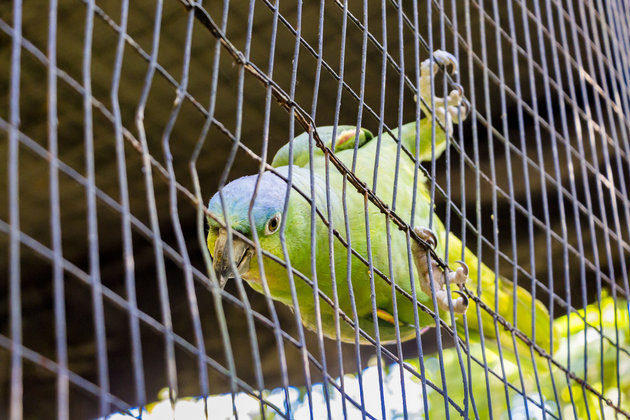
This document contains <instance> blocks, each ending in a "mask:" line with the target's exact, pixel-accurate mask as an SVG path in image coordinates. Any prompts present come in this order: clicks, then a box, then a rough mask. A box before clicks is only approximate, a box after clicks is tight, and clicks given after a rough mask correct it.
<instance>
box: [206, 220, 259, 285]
mask: <svg viewBox="0 0 630 420" xmlns="http://www.w3.org/2000/svg"><path fill="white" fill-rule="evenodd" d="M228 245H229V241H228V234H227V230H226V229H220V230H219V237H218V238H217V240H216V242H215V243H214V261H213V263H212V267H213V268H214V272H215V273H216V275H217V280H219V286H221V288H222V289H223V287H225V283H226V282H227V281H228V279H231V278H234V277H235V274H234V271H233V270H232V262H234V266H236V269H237V270H238V273H239V274H240V275H241V276H242V275H244V274H246V273H247V272H248V271H249V261H250V259H251V258H252V254H253V250H252V248H251V247H250V246H249V245H248V244H247V243H246V242H245V241H244V240H242V239H240V238H237V237H236V236H232V252H231V253H230V252H229V250H228ZM231 258H233V260H232V259H231Z"/></svg>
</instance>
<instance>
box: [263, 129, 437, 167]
mask: <svg viewBox="0 0 630 420" xmlns="http://www.w3.org/2000/svg"><path fill="white" fill-rule="evenodd" d="M417 126H418V129H417V131H418V139H422V141H420V140H418V141H416V123H415V122H410V123H407V124H405V125H403V126H402V127H401V128H400V130H398V129H396V130H393V131H392V134H393V140H394V141H398V140H400V141H401V142H402V145H403V146H405V148H406V149H407V150H408V151H409V152H410V153H411V154H412V155H414V156H415V154H416V145H418V146H419V148H418V159H419V161H421V162H422V161H427V160H431V157H432V155H433V156H435V158H436V159H437V158H438V157H439V156H440V155H441V154H442V153H443V152H444V150H445V149H446V144H447V142H446V135H445V133H444V131H443V130H442V129H440V128H439V127H437V129H436V130H435V142H431V141H427V140H428V139H431V119H430V118H423V119H421V120H420V123H419V124H417ZM356 131H357V128H356V127H355V126H352V125H339V126H337V131H336V133H335V134H336V135H335V142H334V144H335V151H336V152H339V151H342V150H347V149H352V148H354V143H355V137H356ZM317 133H318V134H319V135H320V137H321V139H322V141H323V142H324V144H326V146H327V147H328V148H330V149H332V144H333V141H332V140H333V138H332V136H333V126H325V127H317ZM399 133H400V134H399ZM373 137H374V136H373V135H372V133H371V132H370V131H369V130H367V129H365V128H360V129H359V147H361V146H363V145H364V144H365V143H367V142H368V141H370V140H371V139H372V138H373ZM384 137H387V138H390V139H391V138H392V137H391V136H390V135H389V134H384ZM292 143H293V164H294V165H297V166H302V167H304V166H306V165H307V164H308V133H302V134H300V135H299V136H297V137H296V138H295V139H293V142H292ZM290 144H291V142H289V143H287V144H285V145H284V146H282V148H280V150H278V153H276V155H275V156H274V158H273V161H272V162H271V166H273V167H275V168H277V167H280V166H286V165H288V164H289V145H290ZM323 154H324V152H323V151H322V150H321V149H319V148H318V147H314V148H313V155H314V156H317V155H323Z"/></svg>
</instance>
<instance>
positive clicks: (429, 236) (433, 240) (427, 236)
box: [414, 227, 437, 248]
mask: <svg viewBox="0 0 630 420" xmlns="http://www.w3.org/2000/svg"><path fill="white" fill-rule="evenodd" d="M414 231H415V232H416V235H418V236H419V237H420V239H422V240H423V241H424V242H426V243H427V244H429V246H430V247H431V248H435V247H436V246H437V236H435V233H433V231H432V230H431V229H429V228H425V227H416V228H414Z"/></svg>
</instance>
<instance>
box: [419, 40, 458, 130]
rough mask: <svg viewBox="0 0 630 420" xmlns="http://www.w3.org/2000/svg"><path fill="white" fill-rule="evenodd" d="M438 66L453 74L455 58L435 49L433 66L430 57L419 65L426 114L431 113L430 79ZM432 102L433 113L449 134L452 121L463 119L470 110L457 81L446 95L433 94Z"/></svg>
mask: <svg viewBox="0 0 630 420" xmlns="http://www.w3.org/2000/svg"><path fill="white" fill-rule="evenodd" d="M440 66H443V67H444V69H445V70H446V71H447V72H448V73H449V74H455V73H456V72H457V69H458V64H457V59H456V58H455V57H454V56H453V55H452V54H450V53H448V52H446V51H442V50H437V51H434V52H433V66H431V60H430V59H427V60H424V61H423V62H422V64H421V65H420V96H421V98H422V101H421V105H422V107H423V109H424V111H425V112H426V113H428V114H431V109H430V108H429V107H430V106H431V80H432V79H433V77H434V76H435V74H436V73H437V72H438V70H439V68H440ZM434 88H435V87H434ZM433 104H434V111H433V113H435V117H436V118H437V119H438V120H439V121H440V123H441V124H442V126H443V127H444V129H445V131H446V133H447V134H448V135H449V136H450V135H451V134H452V133H453V123H455V124H458V123H459V122H460V121H463V120H465V119H466V117H467V116H468V112H469V110H470V105H469V104H468V101H466V99H465V98H464V88H463V87H462V86H461V85H459V84H457V83H455V84H454V89H453V90H451V91H450V93H449V94H448V95H447V96H446V97H438V96H435V97H434V98H433Z"/></svg>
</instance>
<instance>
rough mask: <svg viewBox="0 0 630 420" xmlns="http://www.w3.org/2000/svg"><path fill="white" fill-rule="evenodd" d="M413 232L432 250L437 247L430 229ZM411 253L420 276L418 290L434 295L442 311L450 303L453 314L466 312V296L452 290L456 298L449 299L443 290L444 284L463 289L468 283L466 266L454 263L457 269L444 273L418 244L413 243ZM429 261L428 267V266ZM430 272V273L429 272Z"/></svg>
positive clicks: (447, 307) (419, 229)
mask: <svg viewBox="0 0 630 420" xmlns="http://www.w3.org/2000/svg"><path fill="white" fill-rule="evenodd" d="M414 232H415V233H416V234H417V235H418V236H419V237H420V239H422V240H423V241H425V242H426V243H427V244H429V245H430V246H431V248H434V247H435V246H436V245H437V237H436V235H435V233H433V232H432V231H431V230H430V229H427V228H418V227H416V228H414ZM412 251H413V255H414V259H415V264H416V269H417V270H418V275H419V276H420V278H419V280H420V288H421V289H422V291H423V292H424V293H426V294H428V295H431V294H432V293H435V299H436V301H437V304H438V307H439V308H440V309H442V310H444V311H448V310H449V303H452V307H453V312H455V313H458V314H462V313H464V312H466V309H467V308H468V298H467V297H466V295H465V294H464V293H463V292H461V291H459V290H454V291H453V293H454V294H456V295H458V296H457V297H455V298H454V297H450V296H449V295H448V292H447V290H446V288H445V285H446V282H447V281H448V283H449V284H451V285H452V284H456V285H457V286H459V288H462V287H464V285H465V284H466V282H467V281H468V266H467V265H466V263H464V262H463V261H456V262H457V263H458V264H459V267H457V269H455V270H450V269H449V268H447V269H446V272H444V271H443V270H442V269H441V268H440V266H439V265H438V264H437V263H436V262H435V261H434V260H431V259H430V258H429V254H428V252H427V250H426V249H425V248H424V247H422V246H421V245H420V244H419V243H418V242H414V243H413V245H412ZM429 261H430V266H429ZM429 270H430V271H429ZM431 280H433V287H431Z"/></svg>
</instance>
